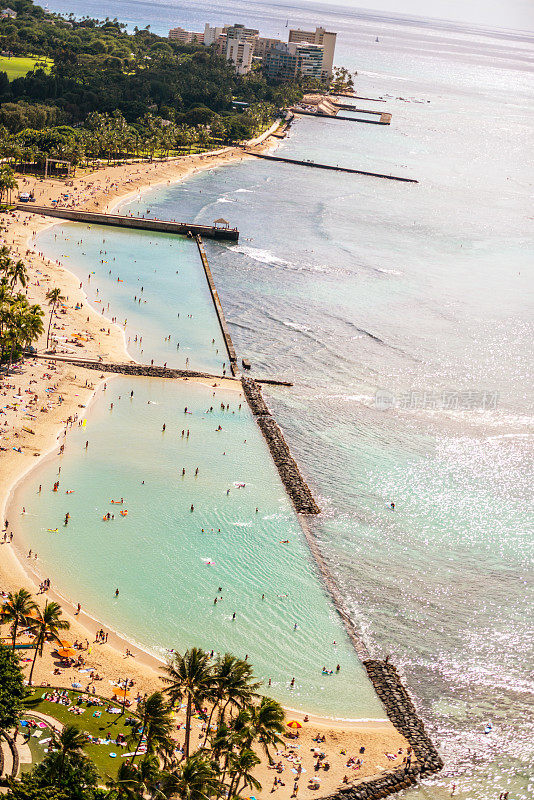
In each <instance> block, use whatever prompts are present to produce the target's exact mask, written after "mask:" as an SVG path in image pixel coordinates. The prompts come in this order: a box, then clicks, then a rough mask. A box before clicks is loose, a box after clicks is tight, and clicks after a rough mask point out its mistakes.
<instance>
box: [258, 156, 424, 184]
mask: <svg viewBox="0 0 534 800" xmlns="http://www.w3.org/2000/svg"><path fill="white" fill-rule="evenodd" d="M247 153H249V154H250V155H251V156H254V157H255V158H265V159H267V160H268V161H280V162H282V163H284V164H298V165H299V166H300V167H315V169H330V170H334V171H335V172H349V173H351V174H353V175H369V176H371V177H373V178H384V179H385V180H388V181H402V182H403V183H419V181H417V180H415V178H402V177H401V176H400V175H384V174H382V173H381V172H367V171H366V170H363V169H349V168H348V167H334V166H333V165H332V164H317V163H316V162H315V161H300V160H298V159H296V158H282V157H281V156H269V155H267V154H266V153H255V152H254V151H253V150H247Z"/></svg>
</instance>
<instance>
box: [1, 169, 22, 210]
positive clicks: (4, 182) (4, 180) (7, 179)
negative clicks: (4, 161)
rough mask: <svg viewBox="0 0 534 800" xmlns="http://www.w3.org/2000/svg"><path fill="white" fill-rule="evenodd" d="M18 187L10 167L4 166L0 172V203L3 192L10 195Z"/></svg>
mask: <svg viewBox="0 0 534 800" xmlns="http://www.w3.org/2000/svg"><path fill="white" fill-rule="evenodd" d="M17 186H18V183H17V181H16V180H15V175H14V173H13V170H12V169H11V167H8V166H6V165H4V166H3V167H2V169H1V170H0V202H1V201H2V199H3V197H4V194H5V192H8V193H9V195H11V191H12V190H13V189H16V188H17Z"/></svg>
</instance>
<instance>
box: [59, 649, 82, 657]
mask: <svg viewBox="0 0 534 800" xmlns="http://www.w3.org/2000/svg"><path fill="white" fill-rule="evenodd" d="M56 652H57V654H58V656H59V657H60V658H74V656H76V655H78V654H77V653H76V650H75V649H74V647H58V649H57V651H56Z"/></svg>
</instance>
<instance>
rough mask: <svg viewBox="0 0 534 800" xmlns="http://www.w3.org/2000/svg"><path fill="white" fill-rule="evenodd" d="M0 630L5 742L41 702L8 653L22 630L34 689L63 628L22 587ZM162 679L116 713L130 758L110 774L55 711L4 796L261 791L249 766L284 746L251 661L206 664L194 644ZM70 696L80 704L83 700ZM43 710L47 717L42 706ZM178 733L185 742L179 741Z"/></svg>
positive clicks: (219, 797)
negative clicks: (43, 740) (44, 741)
mask: <svg viewBox="0 0 534 800" xmlns="http://www.w3.org/2000/svg"><path fill="white" fill-rule="evenodd" d="M0 625H6V626H8V628H9V630H8V633H9V639H8V640H7V642H8V643H6V644H2V645H0V736H2V735H4V736H5V735H7V736H10V735H11V734H12V733H13V730H14V729H15V728H16V727H17V724H18V722H19V720H20V719H21V718H22V716H23V715H24V713H25V712H27V713H29V714H30V715H31V709H32V708H35V707H36V705H39V704H42V703H43V702H44V700H42V698H41V695H40V694H39V693H38V692H37V694H36V693H35V691H34V692H33V693H32V692H31V690H27V689H25V687H24V681H23V674H22V670H21V666H20V663H19V660H18V657H17V654H16V649H15V648H16V645H17V641H18V637H19V635H20V632H21V631H22V630H24V631H25V633H28V634H29V636H30V638H31V639H32V641H33V646H34V654H33V659H32V663H31V667H30V674H29V681H28V682H29V683H30V685H31V683H32V677H33V672H34V668H35V664H36V662H37V658H38V657H39V656H40V655H42V653H43V651H44V647H45V646H46V645H47V644H49V645H51V646H52V647H57V646H58V645H59V644H60V642H61V639H60V635H61V632H62V631H65V630H67V629H68V627H69V623H68V622H67V621H66V620H64V619H63V618H62V612H61V608H60V606H59V605H58V604H57V603H55V602H48V601H47V602H45V604H44V607H42V608H40V607H39V606H38V604H36V603H35V601H34V600H33V598H32V597H31V595H30V594H29V593H28V592H27V591H26V590H24V589H21V590H19V591H18V592H13V593H11V594H9V595H8V596H7V598H6V602H5V603H4V605H3V607H2V610H1V612H0ZM162 679H163V686H162V689H161V691H156V692H154V693H153V694H151V695H149V696H145V697H144V698H143V699H142V700H140V702H139V703H138V704H137V708H136V710H135V711H132V710H130V709H128V712H127V714H128V717H126V711H125V709H124V708H123V710H122V714H121V716H122V717H123V726H122V730H125V731H127V733H126V734H125V736H126V746H127V747H128V749H129V751H130V756H129V758H128V759H127V760H123V761H121V763H120V765H119V766H118V769H117V770H116V773H115V774H114V775H112V776H110V775H107V776H106V775H105V774H102V768H100V772H99V769H97V767H96V765H95V763H94V762H93V760H92V758H91V757H90V756H89V755H88V753H87V748H88V747H90V740H89V737H88V733H86V732H84V731H81V730H80V729H79V728H78V727H77V726H76V725H75V724H73V721H72V719H70V718H69V717H70V715H69V714H68V713H64V712H66V709H64V708H63V707H58V711H57V719H58V726H59V728H58V729H57V730H56V731H54V732H53V733H52V738H51V741H50V743H49V745H48V748H47V751H46V752H45V753H44V754H43V757H42V759H41V760H40V761H39V763H36V764H34V765H33V766H32V768H31V770H30V771H29V772H26V773H24V774H23V775H22V776H21V777H20V778H19V779H16V780H15V779H10V780H9V781H8V784H9V788H8V792H7V797H8V798H10V800H37V798H39V800H41V799H42V800H104V798H107V800H148V798H153V799H154V800H156V798H162V799H163V798H182V799H183V800H223V799H224V800H226V798H229V799H230V800H237V799H238V798H244V797H247V796H249V795H250V794H251V793H253V792H255V791H259V790H260V789H261V784H260V783H259V781H258V779H257V777H256V774H255V771H256V768H257V766H258V765H259V764H260V763H261V759H262V757H266V758H267V759H268V760H269V761H271V759H272V751H273V749H274V748H276V747H277V745H278V744H279V743H281V742H282V735H283V733H284V731H285V722H284V711H283V709H282V707H281V706H280V705H279V703H277V702H276V701H275V700H272V699H271V698H269V697H264V696H263V695H262V694H261V691H260V689H261V684H260V682H259V681H257V680H256V678H255V677H254V674H253V670H252V667H251V665H250V664H249V663H248V661H245V660H242V659H239V658H237V657H236V656H234V655H232V654H230V653H225V654H222V655H218V656H215V657H213V655H212V654H209V653H207V652H205V651H204V650H202V649H200V648H198V647H193V648H190V649H189V650H187V651H186V652H185V653H183V654H181V653H179V652H174V653H173V655H172V658H171V659H170V660H169V662H168V664H167V665H166V667H165V668H164V670H163V676H162ZM30 694H31V699H30ZM72 694H73V693H72ZM25 695H27V696H28V699H27V700H26V702H25ZM77 696H78V698H79V700H81V699H82V695H81V694H78V695H77ZM49 705H50V706H51V707H52V708H53V704H49ZM177 710H184V711H185V721H184V723H183V725H179V726H178V727H177V722H176V719H175V714H176V711H177ZM60 711H61V712H62V713H61V714H60V713H59V712H60ZM34 713H35V712H34ZM47 713H48V714H49V715H50V713H52V714H53V713H54V712H53V711H49V710H48V709H47ZM199 719H200V720H201V721H202V728H203V730H202V732H201V734H200V735H199V737H198V740H195V741H194V742H193V741H192V726H193V720H199ZM93 722H94V720H93ZM88 727H90V726H88ZM93 727H94V726H93ZM180 728H181V731H180V734H179V733H178V730H179V729H180ZM182 732H183V745H182V744H179V743H178V740H177V737H178V736H180V738H182V737H181V733H182Z"/></svg>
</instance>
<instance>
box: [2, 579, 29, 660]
mask: <svg viewBox="0 0 534 800" xmlns="http://www.w3.org/2000/svg"><path fill="white" fill-rule="evenodd" d="M36 609H37V604H36V603H35V601H34V600H33V599H32V596H31V594H30V593H29V592H28V591H26V589H19V590H18V592H10V593H9V594H8V596H7V600H6V602H5V603H4V605H3V606H2V608H1V609H0V625H5V624H6V623H11V625H12V628H11V637H12V642H13V652H15V643H16V640H17V631H18V629H19V628H20V627H26V626H27V625H28V624H29V623H30V619H31V618H32V617H33V614H34V612H35V611H36Z"/></svg>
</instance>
